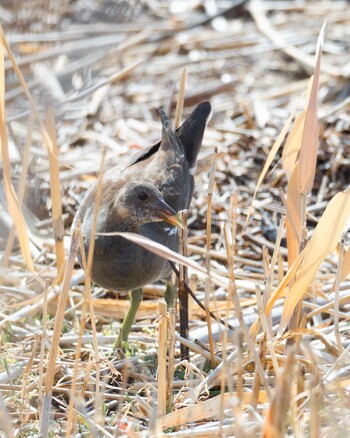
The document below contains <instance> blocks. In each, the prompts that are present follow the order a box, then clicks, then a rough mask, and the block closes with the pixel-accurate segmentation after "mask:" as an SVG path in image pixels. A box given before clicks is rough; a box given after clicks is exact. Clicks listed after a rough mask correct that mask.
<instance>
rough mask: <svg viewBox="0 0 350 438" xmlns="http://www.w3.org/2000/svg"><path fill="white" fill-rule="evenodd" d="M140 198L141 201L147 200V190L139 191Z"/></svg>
mask: <svg viewBox="0 0 350 438" xmlns="http://www.w3.org/2000/svg"><path fill="white" fill-rule="evenodd" d="M139 199H140V200H141V201H146V199H148V196H147V193H145V192H141V193H139Z"/></svg>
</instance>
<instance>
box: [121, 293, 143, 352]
mask: <svg viewBox="0 0 350 438" xmlns="http://www.w3.org/2000/svg"><path fill="white" fill-rule="evenodd" d="M142 296H143V293H142V289H141V288H140V289H134V290H132V291H130V292H129V299H130V307H129V310H128V313H127V314H126V317H125V318H124V321H123V324H122V326H121V329H120V332H119V336H118V341H117V344H118V345H121V340H122V341H124V342H126V341H127V340H128V337H129V333H130V329H131V326H132V324H133V322H134V320H135V316H136V312H137V309H138V308H139V306H140V304H141V301H142Z"/></svg>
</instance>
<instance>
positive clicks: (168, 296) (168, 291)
mask: <svg viewBox="0 0 350 438" xmlns="http://www.w3.org/2000/svg"><path fill="white" fill-rule="evenodd" d="M175 294H176V289H175V284H174V283H173V282H172V281H171V280H167V282H166V287H165V291H164V299H165V301H166V304H167V307H168V309H170V308H172V307H175Z"/></svg>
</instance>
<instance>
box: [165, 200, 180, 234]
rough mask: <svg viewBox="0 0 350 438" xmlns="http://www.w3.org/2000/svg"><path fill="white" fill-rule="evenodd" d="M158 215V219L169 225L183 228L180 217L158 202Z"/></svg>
mask: <svg viewBox="0 0 350 438" xmlns="http://www.w3.org/2000/svg"><path fill="white" fill-rule="evenodd" d="M159 207H160V215H159V217H160V218H161V219H163V221H165V222H168V223H169V224H171V225H174V226H176V227H179V228H182V229H183V228H184V226H183V223H182V220H181V216H180V214H179V213H176V211H175V210H173V209H172V208H171V207H169V205H168V204H167V203H166V202H164V201H160V205H159Z"/></svg>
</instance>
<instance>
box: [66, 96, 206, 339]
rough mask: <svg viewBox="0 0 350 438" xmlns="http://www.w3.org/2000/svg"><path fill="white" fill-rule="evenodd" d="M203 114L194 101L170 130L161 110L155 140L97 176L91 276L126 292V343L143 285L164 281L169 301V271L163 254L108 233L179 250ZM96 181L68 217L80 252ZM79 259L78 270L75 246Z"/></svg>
mask: <svg viewBox="0 0 350 438" xmlns="http://www.w3.org/2000/svg"><path fill="white" fill-rule="evenodd" d="M210 113H211V104H210V103H209V102H208V101H204V102H201V103H200V104H199V105H197V106H196V108H195V109H194V110H193V112H192V113H191V114H190V116H189V117H188V118H187V119H186V120H185V121H184V122H183V123H182V125H181V126H180V127H179V128H178V129H177V130H175V129H174V127H173V125H172V123H171V121H170V119H169V117H168V115H167V114H166V112H165V111H164V109H163V108H160V109H159V114H160V119H161V123H162V137H161V141H159V142H157V143H156V144H154V145H151V146H148V147H145V148H143V149H141V150H140V151H137V152H136V153H134V154H133V155H132V156H131V157H130V158H129V159H128V160H127V161H126V162H125V163H124V164H123V165H118V166H116V167H114V168H112V169H110V170H108V171H106V172H105V173H104V175H103V179H102V198H101V201H100V205H99V210H98V216H97V226H96V233H95V245H94V254H93V260H92V269H91V278H92V280H93V281H94V282H95V283H97V284H98V285H99V286H101V287H103V288H105V289H108V290H114V291H118V292H123V291H128V292H129V298H130V307H129V310H128V312H127V315H126V317H125V319H124V321H123V323H122V326H121V331H120V333H119V337H118V338H119V339H121V340H122V341H127V340H128V336H129V332H130V329H131V326H132V323H133V321H134V318H135V315H136V312H137V309H138V307H139V305H140V303H141V301H142V288H143V287H144V286H145V285H147V284H151V283H154V282H155V281H157V280H165V281H166V282H167V286H166V293H165V298H166V300H167V303H168V305H169V303H170V302H171V300H173V295H174V286H173V285H172V283H171V281H170V278H171V274H172V269H171V266H170V264H169V262H168V261H167V260H166V259H163V258H161V257H160V256H158V255H155V254H153V253H151V252H150V251H148V250H146V249H144V248H141V247H140V246H139V245H137V244H135V243H131V242H130V241H128V240H126V239H125V238H123V237H122V236H121V235H117V236H116V235H111V234H113V233H115V232H133V233H138V234H141V235H142V236H146V237H148V238H150V239H152V240H153V241H156V242H158V243H160V244H163V245H165V246H166V247H168V248H170V249H171V250H174V251H178V245H179V233H178V227H182V223H181V219H180V215H179V212H180V211H181V210H185V209H186V210H187V209H188V208H189V206H190V203H191V199H192V195H193V190H194V174H195V171H196V167H197V156H198V153H199V150H200V147H201V144H202V140H203V135H204V131H205V128H206V124H207V121H208V118H209V115H210ZM97 184H98V183H97V182H95V183H93V184H92V185H91V186H90V187H89V189H88V190H87V192H86V194H85V197H84V198H83V201H82V203H81V205H80V206H79V208H78V211H77V213H76V216H75V220H74V224H77V223H78V220H79V222H80V227H81V232H82V240H83V245H84V251H83V253H85V254H88V251H89V245H90V242H91V230H92V224H93V219H94V209H95V199H96V192H97ZM73 226H74V225H73ZM104 233H109V235H104ZM78 259H79V262H80V264H81V266H82V267H84V266H83V265H84V264H83V263H82V251H81V252H80V255H79V256H78Z"/></svg>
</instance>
